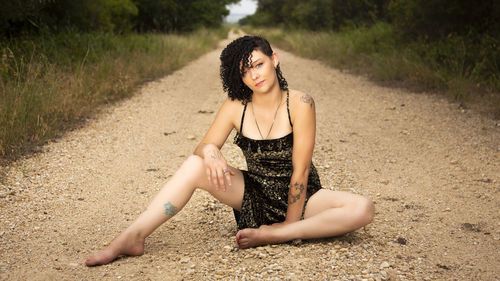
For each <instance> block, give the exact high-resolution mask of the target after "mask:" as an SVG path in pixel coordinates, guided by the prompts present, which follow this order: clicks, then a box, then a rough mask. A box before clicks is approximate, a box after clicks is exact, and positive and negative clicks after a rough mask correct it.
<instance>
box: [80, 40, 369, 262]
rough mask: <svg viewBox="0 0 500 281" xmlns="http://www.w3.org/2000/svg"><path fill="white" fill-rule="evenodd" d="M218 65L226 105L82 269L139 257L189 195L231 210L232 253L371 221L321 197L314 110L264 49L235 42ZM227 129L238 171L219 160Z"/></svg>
mask: <svg viewBox="0 0 500 281" xmlns="http://www.w3.org/2000/svg"><path fill="white" fill-rule="evenodd" d="M220 58H221V70H220V73H221V78H222V83H223V88H224V91H226V92H227V93H228V98H227V100H226V101H225V102H224V104H223V105H222V106H221V108H220V109H219V112H218V113H217V116H216V117H215V120H214V122H213V124H212V126H211V127H210V128H209V129H208V132H207V133H206V135H205V137H204V138H203V140H202V141H201V142H200V144H199V145H198V146H197V147H196V149H195V151H194V154H193V155H192V156H190V157H188V159H187V160H186V161H185V162H184V163H183V164H182V166H181V167H180V168H179V170H177V172H176V173H175V175H174V176H173V177H172V178H171V179H170V181H169V182H168V183H166V185H165V186H164V187H163V188H162V189H161V190H160V192H159V193H158V195H156V197H155V198H154V199H153V201H152V202H151V203H150V205H149V206H148V208H147V209H146V210H145V211H144V212H143V213H142V214H141V215H140V216H139V217H138V218H137V219H136V220H135V221H134V222H133V223H132V224H131V225H130V226H129V227H128V228H127V229H126V230H124V231H123V232H122V233H120V234H119V235H118V236H117V237H116V238H115V239H114V240H113V241H112V242H111V243H110V244H109V246H107V247H106V248H105V249H104V250H102V251H101V252H99V253H97V254H94V255H93V256H91V257H90V258H89V259H87V261H86V264H87V265H88V266H92V265H100V264H106V263H109V262H111V261H112V260H114V259H115V258H116V257H118V256H119V255H142V254H143V252H144V240H145V239H146V237H147V236H149V235H150V234H151V233H152V232H153V231H154V230H155V229H156V228H157V227H158V226H160V225H161V224H162V223H164V222H165V221H167V220H168V219H170V218H171V217H173V216H174V215H175V214H176V213H177V212H179V211H180V210H181V209H182V207H184V205H185V204H186V203H187V202H188V200H189V199H190V198H191V196H192V194H193V192H194V191H195V189H196V188H201V189H204V190H206V191H208V192H210V193H211V194H212V195H213V196H214V197H215V198H217V199H218V200H219V201H221V202H223V203H225V204H227V205H229V206H230V207H232V208H233V209H234V214H235V218H236V221H237V224H238V229H239V232H238V233H237V234H236V243H237V244H238V246H239V247H240V248H249V247H254V246H257V245H263V244H270V243H281V242H286V241H290V240H293V239H297V238H301V239H309V238H321V237H331V236H336V235H340V234H344V233H347V232H350V231H353V230H356V229H358V228H360V227H362V226H365V225H367V224H368V223H370V222H371V221H372V218H373V212H374V207H373V203H372V202H371V201H370V200H368V199H366V198H364V197H362V196H359V195H355V194H351V193H346V192H339V191H331V190H327V189H322V188H321V184H320V181H319V177H318V174H317V171H316V169H315V167H314V165H313V164H312V163H311V159H312V153H313V149H314V138H315V129H316V119H315V109H316V108H315V104H314V100H313V99H312V97H311V96H309V95H307V94H304V93H301V92H299V91H294V90H288V86H287V83H286V80H285V79H284V78H283V76H282V74H281V71H280V68H279V58H278V55H277V54H276V53H274V52H273V51H272V49H271V46H270V45H269V43H268V42H267V41H266V40H265V39H263V38H261V37H257V36H244V37H241V38H238V39H236V40H234V41H233V42H231V43H230V44H229V45H228V46H227V47H226V48H225V49H224V50H223V51H222V54H221V57H220ZM233 129H236V130H237V135H236V138H235V143H236V144H237V145H238V146H239V147H240V148H241V149H242V151H243V154H244V155H245V157H246V159H247V166H248V171H241V170H238V169H236V168H234V167H231V166H229V165H228V164H227V162H226V159H225V158H224V156H223V155H222V154H221V152H220V149H221V148H222V146H223V145H224V143H225V141H226V139H227V137H228V136H229V134H230V132H231V131H232V130H233Z"/></svg>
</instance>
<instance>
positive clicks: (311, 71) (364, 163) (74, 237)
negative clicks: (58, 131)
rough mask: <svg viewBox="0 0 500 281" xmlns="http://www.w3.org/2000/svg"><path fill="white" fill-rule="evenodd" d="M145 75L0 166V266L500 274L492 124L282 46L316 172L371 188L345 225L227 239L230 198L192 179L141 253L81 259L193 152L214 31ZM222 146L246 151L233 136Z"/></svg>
mask: <svg viewBox="0 0 500 281" xmlns="http://www.w3.org/2000/svg"><path fill="white" fill-rule="evenodd" d="M227 43H228V41H225V42H222V43H221V47H220V48H219V49H217V50H214V51H212V52H210V53H208V54H206V55H204V56H202V57H201V58H199V59H198V60H196V61H194V62H193V63H191V64H189V65H188V66H186V67H184V68H183V69H181V70H179V71H177V72H175V73H173V74H172V75H169V76H167V77H165V78H163V79H160V80H158V81H154V82H151V83H148V84H147V85H145V86H144V87H142V89H140V91H139V93H138V94H137V95H136V96H134V97H133V98H131V99H129V100H126V101H123V102H121V103H120V104H118V105H116V106H113V107H112V108H109V109H106V112H104V113H103V114H100V115H99V116H98V117H97V118H95V119H93V120H89V122H88V125H86V126H85V127H84V128H82V129H79V130H75V131H73V132H69V133H67V134H66V135H65V136H64V137H63V138H62V139H59V140H56V141H54V142H52V143H50V144H48V145H46V146H45V147H44V148H43V153H40V154H37V155H35V156H33V157H31V158H27V159H22V160H19V161H17V162H15V163H13V164H12V165H11V166H10V167H7V168H6V171H5V172H6V176H5V177H3V178H2V179H1V181H0V208H1V214H0V279H1V280H117V279H121V280H181V279H184V280H220V279H223V280H227V279H233V280H243V279H247V280H248V279H255V280H335V279H338V280H362V279H365V280H499V278H500V205H499V203H500V200H499V195H500V194H499V185H500V124H498V121H494V120H488V119H485V118H483V117H481V116H479V115H477V114H475V113H474V112H469V111H467V110H461V109H459V108H458V107H457V105H454V104H450V103H448V102H446V101H444V100H442V99H440V98H439V97H435V96H432V95H424V94H415V93H411V92H407V91H404V90H398V89H391V88H384V87H380V86H377V85H375V84H373V83H372V82H370V81H368V80H366V79H365V78H362V77H357V76H353V75H350V74H346V73H342V72H340V71H338V70H335V69H331V68H328V67H326V66H324V65H322V64H321V63H320V62H318V61H312V60H307V59H303V58H299V57H296V56H294V55H292V54H289V53H287V52H284V51H280V50H278V52H279V54H280V57H281V61H282V64H281V65H282V69H283V73H284V75H285V77H287V80H288V81H289V84H290V86H291V88H294V89H300V90H302V91H305V92H308V93H310V94H311V95H312V96H313V97H314V98H315V101H316V105H317V122H318V125H317V139H316V148H315V154H314V159H313V161H314V163H315V164H316V166H317V168H318V171H319V174H320V177H321V180H322V183H323V186H324V187H326V188H335V189H337V190H344V191H352V192H356V193H360V194H363V195H365V196H368V197H370V198H372V199H373V200H374V201H375V203H376V217H375V220H374V222H373V223H372V224H371V225H369V226H368V227H366V228H364V229H360V230H358V231H356V232H354V233H351V234H348V235H344V236H342V237H337V238H331V239H322V240H316V241H307V242H303V243H302V244H299V245H292V244H282V245H274V246H267V247H259V248H255V249H249V250H238V249H237V248H236V243H235V239H234V236H235V233H236V225H235V222H234V218H233V216H232V212H231V209H230V208H228V207H226V206H224V205H222V204H221V203H219V202H216V201H215V200H214V199H212V198H211V197H210V196H209V195H208V194H207V193H205V192H202V191H197V192H196V193H195V195H194V197H193V198H192V200H191V201H190V203H189V204H188V205H187V206H186V208H185V209H184V210H183V211H182V212H181V213H180V214H179V215H178V216H176V217H175V218H174V219H172V220H171V221H169V222H167V223H166V224H164V225H163V226H162V227H160V228H159V229H158V230H157V231H156V232H155V233H153V234H152V235H151V236H150V238H148V240H147V241H146V253H145V255H144V256H142V257H132V258H121V259H119V260H117V261H116V262H114V263H112V264H109V265H105V266H101V267H94V268H87V267H86V266H84V264H83V262H84V260H85V259H86V258H87V257H88V256H89V254H91V253H93V252H95V251H96V250H98V249H101V248H102V247H103V246H104V245H105V244H106V243H107V242H109V241H110V240H111V239H112V238H113V237H114V236H115V235H116V234H118V233H119V232H120V231H121V230H122V229H124V228H125V227H126V226H127V225H128V224H130V223H131V221H132V220H133V219H134V218H136V217H137V215H138V214H139V213H140V212H141V211H142V210H143V209H144V208H145V207H146V206H147V204H148V203H149V201H150V200H151V199H152V198H153V196H154V195H155V194H156V192H157V191H158V190H159V189H160V187H161V186H162V183H164V182H165V181H166V180H168V178H169V177H170V176H171V175H172V174H173V173H174V171H175V170H176V168H177V167H178V166H179V165H180V164H181V163H182V161H183V159H185V157H186V156H188V155H190V154H191V153H192V151H193V149H194V147H195V146H196V144H197V143H198V141H200V139H201V137H202V136H203V134H204V133H205V130H206V129H207V128H208V126H209V124H210V123H211V121H212V120H213V118H214V116H215V113H214V111H216V110H217V109H218V106H219V105H220V104H221V103H222V101H223V100H224V98H225V95H224V93H223V92H222V90H221V85H220V84H221V83H220V79H219V77H218V70H219V60H218V57H219V54H220V52H221V50H222V46H224V45H225V44H227ZM223 152H224V154H225V155H226V157H227V158H228V159H230V162H231V163H232V165H235V166H238V167H244V166H245V164H244V159H243V158H242V155H241V153H240V151H239V150H238V148H237V147H236V146H235V145H234V144H232V137H231V136H230V138H229V140H228V143H227V144H226V145H225V147H224V148H223Z"/></svg>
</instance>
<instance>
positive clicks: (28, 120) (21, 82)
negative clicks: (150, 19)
mask: <svg viewBox="0 0 500 281" xmlns="http://www.w3.org/2000/svg"><path fill="white" fill-rule="evenodd" d="M227 32H228V28H227V27H224V28H221V29H219V30H205V29H203V30H198V31H196V32H193V33H190V34H184V35H165V34H126V35H114V34H109V33H90V34H80V33H69V32H68V33H60V34H55V35H54V34H49V35H45V36H39V37H36V38H32V37H31V38H26V39H16V40H11V41H8V42H5V41H2V42H1V43H0V50H1V52H2V53H1V55H2V58H1V64H0V160H2V159H3V160H7V159H14V158H16V157H17V156H19V155H21V154H23V153H25V152H27V151H30V150H31V149H32V148H34V147H37V146H38V145H40V144H43V143H45V142H46V141H47V140H48V139H51V138H54V137H55V136H57V135H60V133H61V132H64V130H66V129H68V128H72V127H74V126H75V124H77V123H78V120H82V119H85V118H86V117H88V116H90V115H91V114H93V113H95V112H96V109H98V108H99V107H100V106H102V105H103V104H108V103H110V102H114V101H117V100H120V99H123V98H125V97H129V96H131V95H133V93H134V89H135V88H136V87H137V86H138V85H140V84H141V83H144V82H145V81H149V80H153V79H155V78H158V77H161V76H164V75H166V74H168V73H171V72H173V71H174V70H176V69H179V68H180V67H182V66H184V65H185V64H186V63H188V62H189V61H191V60H193V59H195V58H197V57H199V56H200V55H202V54H203V53H205V52H207V51H209V50H212V49H213V48H214V47H215V46H216V45H217V42H218V41H219V40H220V39H223V38H225V37H226V35H227Z"/></svg>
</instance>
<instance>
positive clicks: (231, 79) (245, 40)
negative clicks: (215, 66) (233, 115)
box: [220, 35, 288, 103]
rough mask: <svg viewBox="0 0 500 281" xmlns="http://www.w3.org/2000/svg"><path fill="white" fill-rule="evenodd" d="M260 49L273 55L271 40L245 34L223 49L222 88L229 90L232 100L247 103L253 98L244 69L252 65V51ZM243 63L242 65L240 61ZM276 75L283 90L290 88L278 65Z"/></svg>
mask: <svg viewBox="0 0 500 281" xmlns="http://www.w3.org/2000/svg"><path fill="white" fill-rule="evenodd" d="M254 50H259V51H261V52H263V53H264V54H266V55H267V56H272V54H273V50H272V49H271V45H270V44H269V42H268V41H267V40H266V39H264V38H262V37H260V36H249V35H246V36H243V37H240V38H238V39H236V40H234V41H233V42H231V43H230V44H229V45H227V46H226V48H225V49H224V50H223V51H222V53H221V55H220V61H221V64H220V77H221V79H222V88H223V89H224V91H225V92H227V94H228V96H229V98H231V100H235V99H237V100H240V101H241V102H242V103H247V102H250V101H251V100H252V90H250V88H248V87H247V86H246V85H245V83H243V80H242V79H241V73H242V69H244V68H246V67H250V66H251V65H250V63H251V59H252V52H253V51H254ZM241 62H243V63H242V65H241V66H240V63H241ZM276 76H277V77H278V82H279V85H280V88H281V90H283V91H286V90H288V83H287V82H286V80H285V78H284V77H283V74H281V70H280V66H279V64H278V66H277V67H276Z"/></svg>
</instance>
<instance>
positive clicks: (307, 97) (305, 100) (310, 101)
mask: <svg viewBox="0 0 500 281" xmlns="http://www.w3.org/2000/svg"><path fill="white" fill-rule="evenodd" d="M300 100H301V101H302V102H303V103H307V104H309V105H310V106H311V108H312V107H313V105H314V100H313V98H312V97H311V96H310V95H308V94H303V95H302V96H301V97H300Z"/></svg>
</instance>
